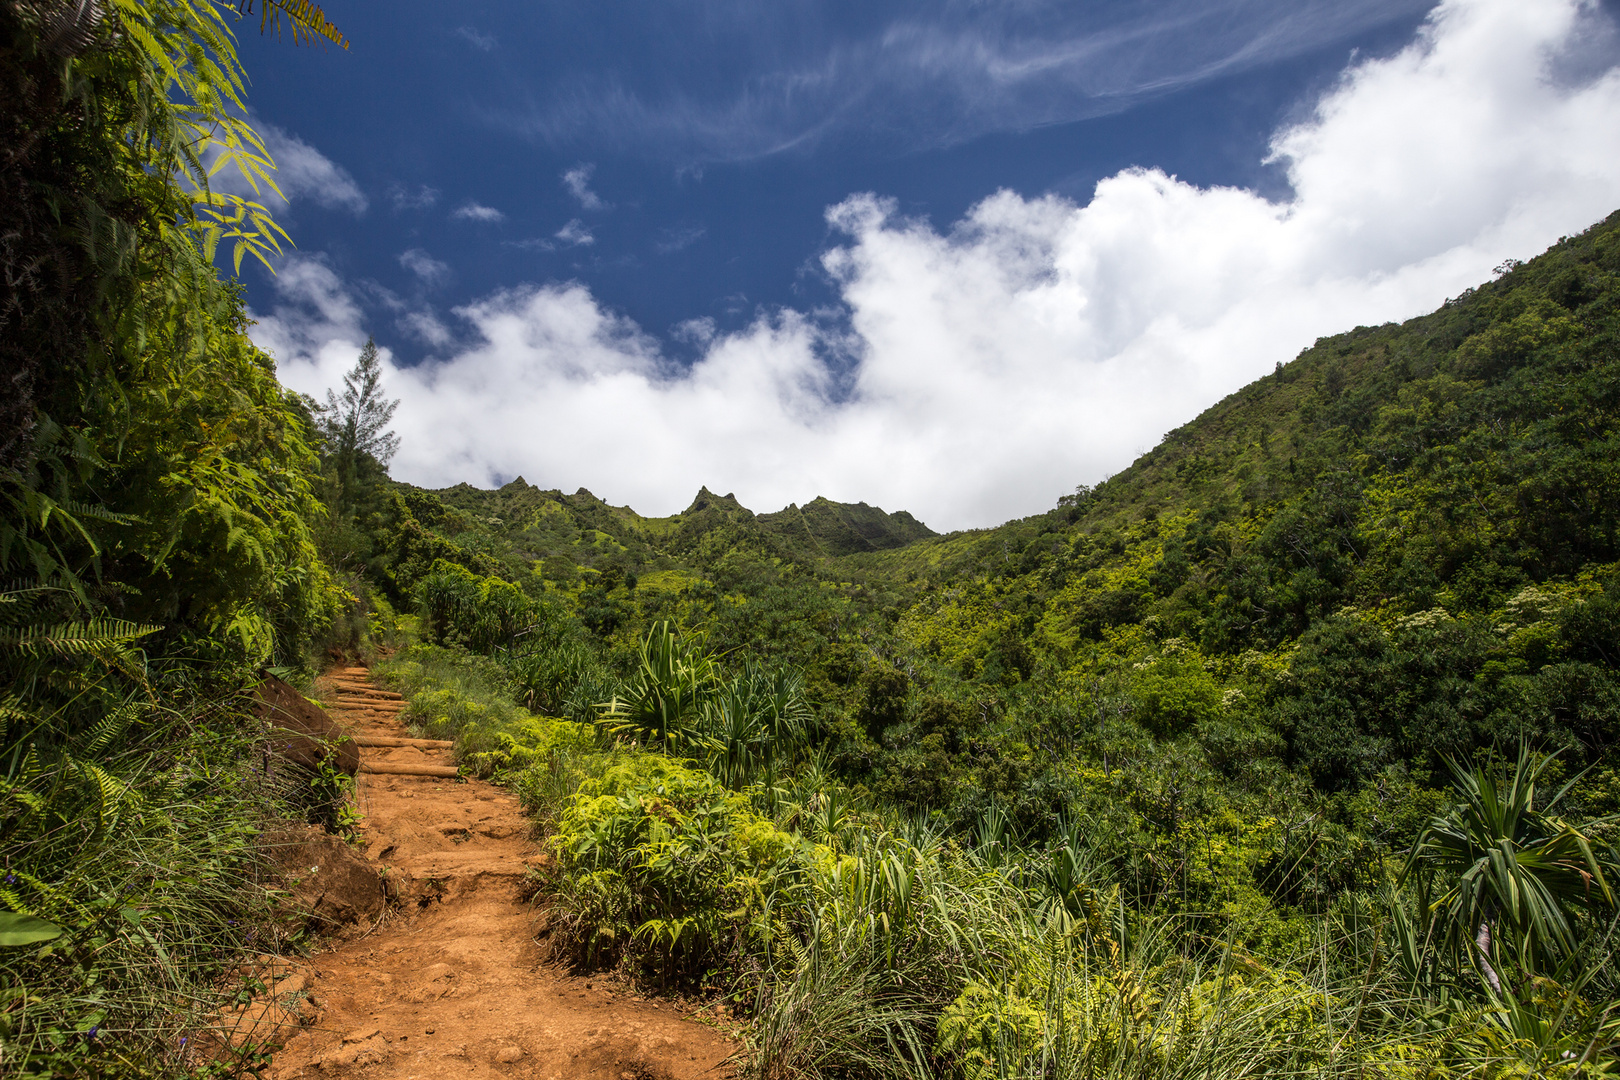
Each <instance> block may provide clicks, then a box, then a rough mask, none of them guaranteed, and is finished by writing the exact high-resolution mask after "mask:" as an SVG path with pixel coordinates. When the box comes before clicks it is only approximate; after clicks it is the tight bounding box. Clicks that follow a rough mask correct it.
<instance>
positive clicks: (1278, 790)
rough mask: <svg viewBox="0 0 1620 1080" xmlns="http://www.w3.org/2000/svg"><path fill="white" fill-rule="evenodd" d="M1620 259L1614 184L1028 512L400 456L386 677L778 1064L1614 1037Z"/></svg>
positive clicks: (1046, 1071) (1232, 1069)
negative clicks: (1606, 213) (593, 479)
mask: <svg viewBox="0 0 1620 1080" xmlns="http://www.w3.org/2000/svg"><path fill="white" fill-rule="evenodd" d="M1617 272H1620V217H1617V218H1615V219H1611V220H1610V221H1608V222H1605V223H1603V224H1601V225H1599V226H1596V227H1594V228H1593V229H1591V230H1589V231H1588V232H1586V233H1585V234H1583V235H1581V236H1577V237H1573V238H1569V239H1566V240H1564V241H1562V242H1560V244H1558V245H1557V246H1556V247H1555V248H1553V249H1552V250H1551V251H1549V252H1548V253H1547V254H1546V255H1544V256H1542V257H1540V258H1538V259H1536V260H1534V261H1533V262H1530V263H1527V264H1522V265H1514V266H1510V267H1505V268H1504V272H1503V273H1502V274H1501V275H1500V276H1499V277H1498V278H1497V279H1496V280H1495V281H1493V282H1491V283H1489V284H1486V285H1484V286H1481V287H1480V288H1478V289H1475V290H1471V291H1470V292H1468V293H1467V294H1465V295H1463V296H1461V297H1459V298H1457V299H1456V300H1453V301H1451V302H1449V303H1448V304H1447V305H1446V306H1445V307H1444V308H1442V309H1441V310H1440V311H1437V312H1435V313H1434V314H1432V315H1429V316H1425V317H1423V318H1419V319H1414V320H1412V321H1410V322H1408V323H1406V324H1403V325H1400V326H1395V325H1390V326H1384V327H1376V328H1366V327H1363V328H1359V329H1357V330H1355V331H1353V332H1351V333H1349V334H1345V335H1341V336H1339V337H1335V338H1330V339H1324V340H1322V341H1319V342H1318V343H1317V344H1316V345H1315V346H1314V347H1313V348H1311V349H1308V350H1306V351H1305V352H1304V353H1303V354H1301V356H1300V357H1299V358H1298V359H1297V360H1296V361H1294V362H1293V363H1291V364H1288V365H1285V366H1281V367H1279V369H1278V370H1277V371H1276V372H1275V373H1274V374H1273V375H1271V376H1268V377H1267V378H1264V379H1262V380H1260V381H1258V382H1256V383H1255V384H1253V385H1251V386H1249V387H1246V388H1245V389H1243V390H1242V391H1240V392H1239V393H1237V394H1235V395H1233V396H1232V397H1230V398H1228V399H1227V400H1225V401H1223V402H1221V403H1219V404H1218V405H1216V406H1214V407H1213V408H1212V409H1210V410H1209V411H1208V412H1206V413H1205V414H1204V415H1203V416H1201V417H1199V418H1197V419H1196V420H1195V421H1193V422H1192V423H1189V424H1188V425H1186V426H1184V427H1182V428H1179V429H1177V430H1176V431H1174V432H1171V433H1170V434H1169V435H1168V436H1166V438H1165V440H1164V442H1163V443H1162V444H1161V445H1160V446H1159V447H1157V448H1156V449H1155V450H1154V451H1152V452H1151V453H1149V454H1147V455H1145V456H1144V457H1143V458H1142V459H1140V460H1139V461H1137V462H1136V463H1135V464H1134V465H1133V466H1132V467H1131V468H1130V469H1128V470H1126V471H1125V472H1123V473H1121V474H1120V475H1118V476H1116V477H1113V478H1110V479H1109V480H1108V481H1106V482H1105V483H1102V484H1100V485H1098V486H1097V487H1096V488H1081V489H1079V490H1077V491H1076V492H1075V494H1074V495H1072V496H1069V497H1066V498H1064V499H1063V500H1062V501H1061V503H1060V505H1059V506H1058V507H1056V508H1054V509H1053V510H1052V511H1050V512H1048V513H1046V514H1042V515H1038V516H1035V517H1032V518H1027V519H1024V520H1022V521H1015V522H1010V523H1008V524H1007V525H1004V526H1002V527H1000V528H996V529H989V530H981V531H974V532H969V533H957V534H952V535H949V536H933V535H925V530H923V529H922V528H921V527H920V526H917V524H916V523H915V522H914V521H913V520H912V519H910V518H909V517H907V516H903V515H898V514H897V515H886V514H882V513H881V512H879V511H874V510H872V509H871V508H867V507H864V506H863V507H839V506H838V505H837V504H832V503H829V502H827V501H826V500H816V502H814V503H811V504H809V506H807V507H806V508H805V510H804V511H800V510H798V509H797V508H795V507H789V508H788V509H787V510H785V511H782V512H780V513H775V514H761V515H755V514H753V513H751V512H750V511H748V510H746V509H745V508H743V507H741V506H740V505H738V504H737V503H736V500H735V499H734V498H732V497H731V496H725V497H720V496H715V495H713V494H712V493H710V492H708V491H707V490H704V491H702V492H700V493H699V495H698V497H697V499H696V500H695V501H694V502H693V504H692V506H691V507H690V508H689V509H688V510H687V511H686V512H684V513H682V514H679V515H675V516H674V517H671V518H663V519H649V518H644V517H641V516H639V515H637V514H635V513H634V512H633V511H631V510H629V509H627V508H615V507H610V506H608V505H606V504H604V503H602V502H601V501H600V500H598V499H596V498H595V497H594V496H592V495H590V493H588V492H584V491H580V492H577V493H575V494H574V495H564V494H562V493H560V492H556V491H540V490H537V489H535V488H533V487H530V486H529V485H527V484H526V483H524V482H523V481H521V480H517V481H514V482H513V483H511V484H509V485H507V486H506V487H504V488H502V489H500V490H499V491H495V492H482V491H478V490H476V489H472V488H469V487H466V486H461V487H457V488H453V489H449V490H447V491H442V492H427V491H420V490H417V489H413V488H410V487H408V486H405V485H392V488H391V493H390V495H389V498H388V501H387V505H385V506H379V508H378V509H377V510H376V511H375V512H373V513H372V515H371V516H370V517H369V518H368V519H367V522H366V524H365V526H364V529H363V531H364V532H365V533H366V535H367V537H368V540H367V543H368V544H369V546H368V547H367V549H366V550H365V551H364V552H363V555H362V557H363V559H364V560H365V562H366V565H367V566H368V568H369V571H370V573H372V574H373V575H374V579H375V580H376V581H378V582H379V583H380V586H381V587H382V588H384V589H386V590H387V591H388V593H389V598H390V600H391V602H392V603H393V604H394V605H396V606H399V607H402V608H413V609H416V610H418V611H420V613H421V616H422V619H423V624H422V626H423V633H424V636H425V637H426V638H427V639H428V640H429V641H431V642H432V643H433V645H432V646H431V647H429V646H419V647H416V648H413V649H411V650H408V651H407V652H406V653H404V654H402V655H401V657H400V658H399V659H397V660H396V661H394V662H393V663H394V670H395V672H396V674H395V676H394V677H395V678H399V679H401V680H403V681H402V685H405V686H406V687H407V688H408V689H413V690H416V691H417V694H416V697H415V698H414V699H413V702H414V703H413V709H414V711H415V715H416V716H417V717H418V719H419V720H420V721H421V722H423V723H425V724H427V725H428V726H430V727H432V728H433V729H434V730H437V731H440V732H449V733H454V732H457V731H461V732H463V733H464V734H463V735H462V736H461V737H462V738H463V739H464V741H465V744H466V749H467V760H468V761H469V762H471V763H475V767H477V768H479V769H481V770H483V771H486V772H488V771H492V770H493V771H494V772H496V774H497V775H502V776H505V777H507V778H508V779H509V780H510V781H511V782H512V783H513V784H515V785H516V786H517V788H518V789H519V790H520V791H521V792H523V793H524V795H525V797H526V798H527V799H528V800H529V803H530V805H531V807H532V808H533V809H534V810H535V811H536V813H537V815H538V816H539V817H540V819H541V820H542V821H543V822H545V823H546V827H547V828H548V829H550V830H552V835H553V841H552V842H553V845H554V848H555V851H556V853H557V856H558V862H559V872H558V874H557V877H556V879H555V880H554V881H553V882H551V883H550V887H551V888H552V889H554V890H555V898H554V900H553V902H552V903H553V908H552V911H553V922H552V927H553V933H554V934H555V935H556V936H557V938H558V940H559V943H560V944H561V945H563V946H565V947H566V948H567V949H568V950H569V951H570V952H571V955H573V956H574V958H575V960H576V961H577V962H579V963H582V964H586V965H618V966H620V968H621V969H622V970H624V971H625V972H627V973H629V974H631V975H633V976H635V977H639V978H642V979H646V980H648V981H650V982H652V983H654V984H657V985H661V986H677V985H679V986H686V987H690V988H700V987H701V988H705V989H706V990H708V991H710V992H722V993H728V994H732V995H734V996H736V997H737V998H738V999H739V1000H741V1001H742V1002H743V1003H744V1004H745V1006H746V1007H748V1008H749V1009H751V1010H753V1016H754V1028H753V1031H754V1038H755V1042H756V1046H755V1049H756V1050H757V1052H758V1053H757V1057H756V1060H755V1066H754V1067H755V1068H756V1069H757V1071H759V1073H760V1074H761V1075H769V1076H778V1075H781V1076H786V1075H799V1074H801V1073H808V1074H812V1075H816V1074H822V1075H867V1074H896V1075H900V1074H910V1073H919V1072H925V1071H935V1072H943V1073H946V1074H953V1073H962V1074H965V1075H972V1076H1015V1075H1016V1076H1026V1075H1027V1076H1034V1075H1042V1076H1047V1075H1065V1076H1068V1075H1073V1076H1103V1075H1109V1076H1115V1075H1117V1076H1124V1075H1133V1076H1134V1075H1142V1076H1150V1075H1151V1076H1160V1075H1179V1074H1188V1075H1193V1074H1196V1075H1218V1074H1225V1073H1234V1074H1235V1073H1241V1072H1262V1071H1265V1072H1272V1071H1275V1072H1286V1073H1293V1072H1310V1073H1313V1074H1314V1073H1335V1074H1336V1073H1338V1072H1342V1071H1344V1070H1346V1069H1355V1070H1357V1071H1358V1074H1362V1073H1363V1072H1364V1071H1366V1070H1372V1071H1373V1072H1375V1073H1376V1074H1378V1075H1402V1076H1404V1075H1412V1076H1438V1075H1451V1074H1453V1073H1456V1074H1459V1075H1461V1074H1470V1075H1472V1074H1473V1073H1476V1072H1477V1073H1482V1074H1489V1075H1509V1074H1514V1075H1516V1074H1521V1073H1522V1074H1526V1075H1528V1074H1532V1073H1535V1074H1546V1073H1548V1072H1554V1071H1559V1070H1562V1071H1565V1072H1568V1073H1570V1074H1575V1073H1579V1072H1586V1073H1592V1072H1602V1071H1605V1070H1612V1069H1613V1068H1614V1067H1615V1062H1616V1058H1615V1048H1616V1038H1617V1034H1620V1028H1617V1026H1616V1016H1615V1014H1614V1010H1613V1009H1612V1008H1610V1003H1612V1002H1613V1001H1615V1000H1617V999H1620V993H1617V990H1620V986H1617V982H1616V976H1617V974H1620V972H1617V969H1616V966H1615V963H1614V960H1613V957H1612V951H1611V948H1612V935H1613V931H1614V929H1615V927H1616V922H1615V919H1616V906H1615V898H1614V892H1613V889H1614V886H1615V876H1616V873H1617V869H1620V867H1617V853H1616V848H1615V838H1616V835H1617V825H1620V822H1617V820H1616V817H1615V815H1616V812H1617V811H1620V772H1617V769H1616V740H1617V739H1620V670H1617V664H1620V648H1617V644H1616V643H1617V642H1620V547H1617V544H1620V536H1617V533H1616V521H1617V509H1616V508H1617V507H1620V471H1617V466H1616V464H1615V460H1616V458H1615V449H1616V431H1617V428H1616V424H1617V419H1620V352H1617V349H1616V345H1617V341H1620V339H1617V336H1616V333H1617V330H1620V309H1617V303H1620V276H1617ZM863 529H864V530H865V531H864V532H863V531H862V530H863ZM852 537H854V538H855V539H851V538H852ZM430 668H434V669H436V670H437V674H436V675H435V674H433V673H432V672H431V671H430V670H429V669H430ZM473 671H476V672H478V673H479V679H480V680H481V681H479V683H478V685H480V686H481V687H482V690H480V691H479V692H480V693H482V694H484V695H486V697H485V699H484V704H483V705H481V706H479V708H481V709H482V710H483V711H481V712H480V711H478V710H477V709H474V708H473V704H475V703H471V702H470V699H467V698H466V693H465V691H458V690H457V689H455V687H456V685H458V680H459V681H460V684H465V680H466V678H468V674H467V673H469V672H473ZM412 680H415V681H414V682H413V681H412ZM435 694H437V695H439V696H438V697H435V696H434V695H435ZM496 701H500V702H505V704H504V705H502V706H499V707H497V706H495V705H494V704H493V703H494V702H496ZM502 708H504V709H506V710H508V712H506V713H505V714H504V715H501V716H499V717H496V715H495V714H496V713H497V712H499V710H500V709H502ZM546 717H554V718H556V719H554V720H548V719H546ZM593 727H594V732H595V733H594V735H593V736H590V737H589V738H588V737H587V732H590V731H591V730H592V728H593Z"/></svg>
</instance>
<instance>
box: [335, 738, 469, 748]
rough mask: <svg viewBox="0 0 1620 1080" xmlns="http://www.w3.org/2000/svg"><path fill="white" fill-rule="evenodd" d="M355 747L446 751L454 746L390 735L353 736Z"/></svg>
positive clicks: (443, 742) (435, 740)
mask: <svg viewBox="0 0 1620 1080" xmlns="http://www.w3.org/2000/svg"><path fill="white" fill-rule="evenodd" d="M352 738H353V739H354V744H355V745H356V746H417V747H420V748H422V749H423V750H448V749H450V748H451V747H452V746H454V745H456V744H455V743H453V742H451V741H450V740H448V739H397V738H395V737H394V736H392V735H355V736H352Z"/></svg>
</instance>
